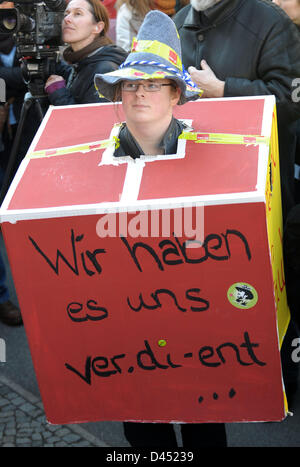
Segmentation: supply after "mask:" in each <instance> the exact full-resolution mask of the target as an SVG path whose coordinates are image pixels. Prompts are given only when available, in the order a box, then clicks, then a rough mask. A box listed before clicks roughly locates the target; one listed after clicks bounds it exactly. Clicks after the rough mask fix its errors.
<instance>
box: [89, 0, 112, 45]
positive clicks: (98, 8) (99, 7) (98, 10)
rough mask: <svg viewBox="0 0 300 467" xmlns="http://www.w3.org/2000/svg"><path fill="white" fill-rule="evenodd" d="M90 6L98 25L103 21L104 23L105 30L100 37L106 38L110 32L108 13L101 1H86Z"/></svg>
mask: <svg viewBox="0 0 300 467" xmlns="http://www.w3.org/2000/svg"><path fill="white" fill-rule="evenodd" d="M86 1H87V3H89V4H90V7H91V12H92V14H93V16H94V18H95V21H96V22H97V23H98V22H99V21H102V22H103V23H104V29H103V31H102V32H101V34H100V36H101V35H103V36H105V35H106V34H107V32H108V30H109V15H108V11H107V9H106V8H105V6H104V5H103V3H102V2H101V0H86Z"/></svg>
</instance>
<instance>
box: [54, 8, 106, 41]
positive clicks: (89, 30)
mask: <svg viewBox="0 0 300 467" xmlns="http://www.w3.org/2000/svg"><path fill="white" fill-rule="evenodd" d="M103 28H104V23H103V22H102V21H99V22H98V23H97V22H96V21H95V18H94V16H93V13H92V12H91V9H90V5H89V3H88V2H86V1H85V0H71V2H69V4H68V6H67V8H66V10H65V15H64V19H63V22H62V38H63V41H64V42H66V43H68V44H70V45H71V47H72V49H73V50H80V49H82V48H83V47H85V46H87V45H88V44H90V43H91V42H93V40H94V39H95V38H96V36H98V35H99V34H100V32H101V31H102V30H103Z"/></svg>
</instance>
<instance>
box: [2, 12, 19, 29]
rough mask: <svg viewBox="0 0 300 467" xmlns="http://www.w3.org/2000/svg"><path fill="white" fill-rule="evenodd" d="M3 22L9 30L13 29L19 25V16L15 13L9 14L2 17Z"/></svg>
mask: <svg viewBox="0 0 300 467" xmlns="http://www.w3.org/2000/svg"><path fill="white" fill-rule="evenodd" d="M2 24H3V26H4V27H5V28H6V29H7V30H8V31H12V30H13V29H14V28H15V27H16V25H17V18H16V16H15V15H7V16H5V17H4V18H2Z"/></svg>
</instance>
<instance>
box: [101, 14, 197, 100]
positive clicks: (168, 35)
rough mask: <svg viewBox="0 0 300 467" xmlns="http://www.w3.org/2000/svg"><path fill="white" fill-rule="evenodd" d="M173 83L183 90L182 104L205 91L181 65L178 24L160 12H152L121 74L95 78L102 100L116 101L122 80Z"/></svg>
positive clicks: (145, 21)
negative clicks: (117, 90) (166, 79)
mask: <svg viewBox="0 0 300 467" xmlns="http://www.w3.org/2000/svg"><path fill="white" fill-rule="evenodd" d="M158 78H160V79H164V78H168V79H171V80H174V81H175V82H176V83H177V85H178V86H179V87H180V89H181V97H180V101H179V102H178V103H179V104H184V103H185V102H187V101H189V100H195V99H198V98H199V97H200V96H201V94H202V91H201V89H199V88H198V87H197V86H196V84H195V83H194V82H193V81H192V80H191V77H190V75H189V73H188V72H187V71H186V70H185V69H184V66H183V64H182V61H181V45H180V38H179V34H178V32H177V29H176V26H175V23H174V22H173V21H172V19H171V18H169V16H167V15H165V14H164V13H162V12H161V11H158V10H153V11H150V12H149V13H148V14H147V15H146V16H145V19H144V21H143V23H142V25H141V27H140V29H139V32H138V35H137V38H136V39H134V40H133V43H132V48H131V52H130V54H129V55H128V57H127V58H126V60H125V62H124V63H122V64H121V65H120V67H119V69H118V70H115V71H112V72H110V73H105V74H97V75H95V86H96V89H97V90H98V92H99V95H100V96H101V97H105V98H106V99H108V100H110V101H114V100H115V99H116V98H115V95H116V87H117V85H118V83H120V82H121V81H123V80H131V81H136V80H141V79H158Z"/></svg>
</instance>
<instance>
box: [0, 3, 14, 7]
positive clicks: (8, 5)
mask: <svg viewBox="0 0 300 467" xmlns="http://www.w3.org/2000/svg"><path fill="white" fill-rule="evenodd" d="M0 8H14V2H2V3H0Z"/></svg>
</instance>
